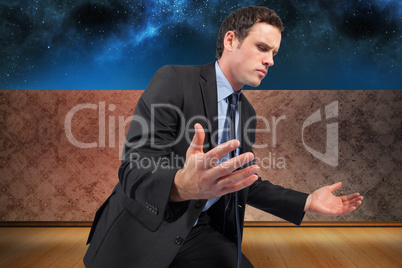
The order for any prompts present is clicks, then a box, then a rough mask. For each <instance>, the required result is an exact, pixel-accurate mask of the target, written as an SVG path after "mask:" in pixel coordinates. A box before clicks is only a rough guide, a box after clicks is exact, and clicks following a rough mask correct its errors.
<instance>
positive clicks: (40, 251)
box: [0, 227, 402, 268]
mask: <svg viewBox="0 0 402 268" xmlns="http://www.w3.org/2000/svg"><path fill="white" fill-rule="evenodd" d="M88 232H89V228H78V227H54V228H40V227H33V228H26V227H14V228H12V227H2V228H0V267H2V268H3V267H10V268H16V267H17V268H19V267H30V268H31V267H41V268H43V267H84V266H83V264H82V258H83V256H84V254H85V251H86V246H85V241H86V238H87V235H88ZM243 252H244V253H245V255H246V256H248V258H249V259H250V260H251V261H252V263H253V264H254V265H255V267H257V268H259V267H275V268H276V267H309V268H310V267H320V268H321V267H336V268H339V267H364V268H367V267H385V268H392V267H402V228H401V227H361V228H359V227H305V228H303V227H299V228H294V227H272V228H269V227H268V228H267V227H264V228H258V227H248V228H245V230H244V242H243Z"/></svg>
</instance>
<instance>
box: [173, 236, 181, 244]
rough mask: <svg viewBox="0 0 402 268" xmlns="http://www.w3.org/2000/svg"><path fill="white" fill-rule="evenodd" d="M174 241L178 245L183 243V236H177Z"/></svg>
mask: <svg viewBox="0 0 402 268" xmlns="http://www.w3.org/2000/svg"><path fill="white" fill-rule="evenodd" d="M174 243H175V244H176V245H181V244H182V243H183V238H181V237H180V236H178V237H176V239H175V240H174Z"/></svg>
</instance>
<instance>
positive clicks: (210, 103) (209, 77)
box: [200, 62, 218, 148]
mask: <svg viewBox="0 0 402 268" xmlns="http://www.w3.org/2000/svg"><path fill="white" fill-rule="evenodd" d="M200 90H201V95H202V101H203V104H204V109H205V114H206V116H207V119H208V122H209V123H210V124H211V132H210V133H209V135H207V137H208V139H209V144H210V148H213V147H215V145H217V144H218V135H212V134H214V133H217V131H218V120H216V119H217V118H216V117H217V116H218V90H217V86H216V74H215V62H212V63H209V64H206V65H204V66H203V68H202V70H201V78H200ZM212 139H213V140H212Z"/></svg>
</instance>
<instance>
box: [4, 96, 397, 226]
mask: <svg viewBox="0 0 402 268" xmlns="http://www.w3.org/2000/svg"><path fill="white" fill-rule="evenodd" d="M141 93H142V91H1V92H0V111H1V114H0V204H1V206H0V221H90V220H92V218H93V216H94V213H95V211H96V209H97V208H98V207H99V205H100V204H101V203H102V201H103V200H104V199H105V198H106V197H107V196H108V194H109V193H110V192H111V190H112V189H113V187H114V185H115V183H116V182H117V170H118V167H119V158H120V149H119V145H120V144H121V143H122V142H123V141H124V138H125V131H126V128H125V126H126V123H127V122H128V121H129V120H130V119H131V116H132V114H133V111H134V108H135V104H136V102H137V100H138V98H139V96H140V95H141ZM245 94H246V95H247V97H248V99H249V100H250V102H251V103H252V104H253V105H254V107H255V109H256V112H257V114H258V115H260V116H262V117H264V118H266V119H267V121H264V120H263V119H260V120H259V122H258V128H260V129H263V128H265V129H266V130H267V128H268V126H269V132H268V131H265V132H259V133H257V142H256V144H257V145H263V144H268V147H265V148H256V149H255V154H256V157H258V158H259V159H262V160H263V161H264V162H263V164H264V166H265V168H264V169H262V170H261V172H260V174H259V175H261V176H262V177H263V178H266V179H269V180H271V181H272V182H273V183H276V184H280V185H283V186H285V187H291V188H294V189H297V190H300V191H307V192H310V191H312V190H314V189H316V188H318V187H320V186H323V185H328V184H331V183H334V182H337V181H339V180H341V181H343V188H342V189H341V190H340V191H338V193H339V194H341V193H344V194H347V193H351V192H355V191H359V192H360V193H361V194H362V195H364V197H365V200H364V203H363V205H362V206H361V207H360V208H359V209H358V210H357V211H355V212H354V213H352V214H350V215H347V216H343V217H336V218H334V217H325V216H317V215H307V217H306V220H331V221H332V220H349V221H401V220H402V201H401V200H400V197H401V190H402V182H401V164H402V119H401V118H402V117H401V111H402V109H401V108H402V91H246V92H245ZM331 103H337V104H338V109H337V111H338V115H337V116H334V117H333V118H328V119H326V118H325V115H326V113H325V106H326V105H328V104H331ZM80 108H82V109H80ZM74 109H75V113H73V112H74ZM319 109H320V110H321V115H322V116H323V120H322V121H320V122H316V123H314V124H311V125H309V126H307V127H306V128H305V131H304V142H305V144H306V145H307V146H309V147H311V148H312V150H315V151H318V152H321V153H324V152H325V150H326V146H325V145H326V135H327V129H326V124H336V123H337V129H338V135H337V137H338V139H339V140H338V150H337V151H338V152H339V157H338V159H339V160H338V164H337V165H336V166H331V165H329V164H326V163H324V162H322V161H321V160H319V159H317V158H316V157H314V156H313V155H312V154H310V153H309V152H308V151H307V149H306V147H305V146H304V145H303V141H302V128H303V123H304V122H305V121H306V119H307V118H308V117H309V116H310V115H312V114H314V113H315V112H316V111H317V110H319ZM69 115H70V117H69ZM279 118H280V119H279ZM66 119H67V120H66ZM69 119H71V128H70V120H69ZM272 120H274V121H275V120H276V123H273V121H272ZM278 120H279V121H278ZM126 121H127V122H126ZM274 125H276V129H274ZM99 126H101V127H99ZM127 126H128V125H127ZM69 129H71V133H70V132H69ZM273 136H275V138H276V146H275V147H274V146H273V145H274V144H273V143H274V142H275V140H274V138H273ZM73 138H74V139H75V140H74V139H73ZM74 144H75V145H74ZM79 146H81V147H90V148H80V147H79ZM246 220H264V221H265V220H269V221H271V220H278V219H277V218H275V217H273V216H270V215H267V214H264V213H261V212H259V211H257V210H255V209H252V208H250V209H248V211H247V214H246Z"/></svg>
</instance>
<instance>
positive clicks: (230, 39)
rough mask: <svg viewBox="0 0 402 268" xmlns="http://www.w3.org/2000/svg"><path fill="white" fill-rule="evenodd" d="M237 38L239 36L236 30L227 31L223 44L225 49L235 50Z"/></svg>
mask: <svg viewBox="0 0 402 268" xmlns="http://www.w3.org/2000/svg"><path fill="white" fill-rule="evenodd" d="M236 40H237V37H236V33H235V32H234V31H228V32H226V34H225V38H224V39H223V45H224V46H225V49H226V50H228V51H233V48H234V47H235V43H236Z"/></svg>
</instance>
